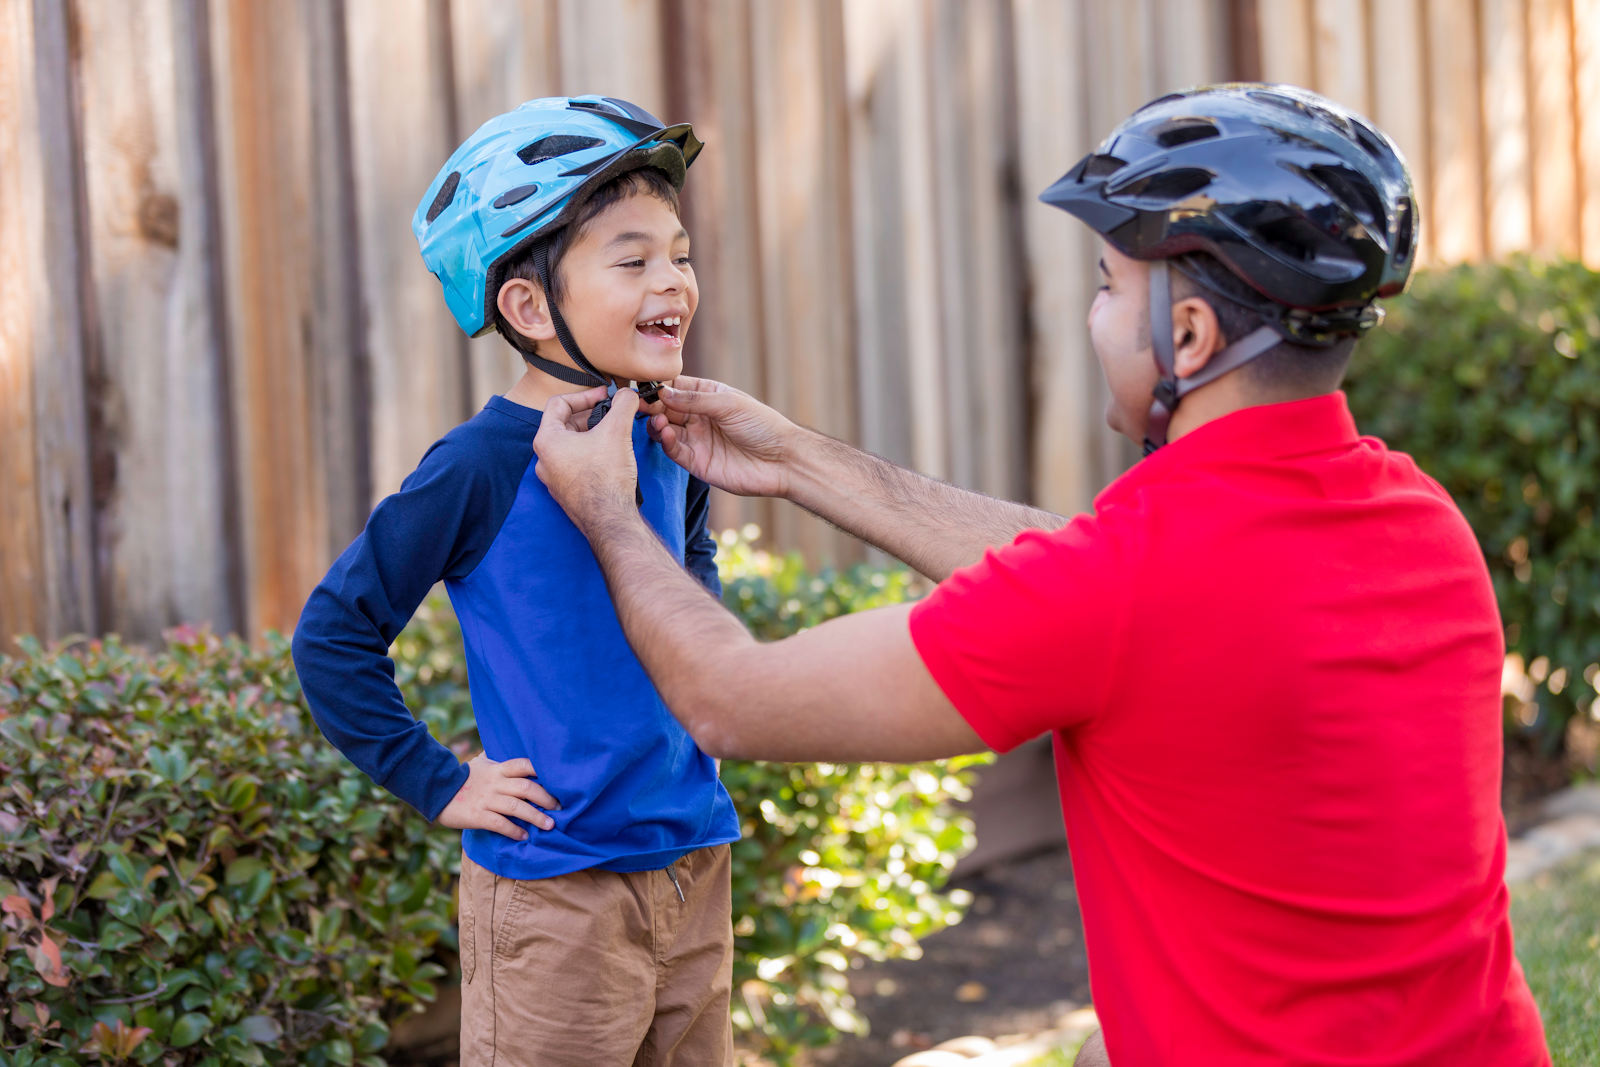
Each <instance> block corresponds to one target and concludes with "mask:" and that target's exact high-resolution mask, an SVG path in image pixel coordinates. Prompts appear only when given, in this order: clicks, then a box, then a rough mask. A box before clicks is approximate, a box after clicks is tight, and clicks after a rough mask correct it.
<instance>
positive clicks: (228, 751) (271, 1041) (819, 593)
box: [0, 537, 972, 1067]
mask: <svg viewBox="0 0 1600 1067" xmlns="http://www.w3.org/2000/svg"><path fill="white" fill-rule="evenodd" d="M722 565H723V574H724V578H725V580H726V581H727V583H728V601H729V603H730V604H731V605H734V606H736V607H738V608H740V609H741V610H742V613H743V614H744V615H745V616H746V618H748V619H750V620H751V622H752V625H753V628H754V629H756V631H757V632H758V633H760V634H761V635H762V636H766V637H774V636H779V635H781V634H784V633H789V632H794V631H795V630H797V629H799V628H801V627H803V626H806V625H811V624H813V623H815V622H817V621H820V620H821V619H823V618H826V617H831V616H833V615H837V614H841V613H844V612H847V611H853V610H859V609H861V608H863V607H868V606H874V605H876V604H880V603H888V602H892V601H895V600H902V599H905V598H906V597H907V596H908V595H909V594H910V593H911V592H913V591H914V588H913V585H912V583H911V581H910V578H909V576H908V575H907V574H906V573H904V572H899V571H883V570H873V569H869V568H856V569H854V570H852V571H850V572H848V573H846V574H843V575H834V574H824V575H822V576H813V575H810V574H808V573H806V572H805V570H804V568H803V567H802V566H801V565H800V563H799V561H798V559H796V558H792V557H791V558H787V559H773V558H770V557H767V556H766V555H765V554H763V553H758V552H754V551H752V550H751V549H750V547H749V545H748V544H747V543H745V542H743V541H740V540H739V539H737V538H734V537H729V538H727V539H726V540H725V551H724V553H723V559H722ZM460 642H461V638H460V631H459V629H458V628H457V626H456V624H455V620H454V618H453V616H452V615H451V614H450V612H449V610H448V608H447V607H446V606H445V605H444V604H443V603H442V602H433V603H430V604H428V605H426V606H424V608H423V609H422V610H421V611H419V612H418V614H417V617H416V618H415V619H414V620H413V621H412V624H411V625H410V626H409V627H408V628H407V629H406V631H405V633H404V634H402V635H401V637H400V639H399V641H397V642H396V645H395V648H394V650H393V652H394V656H395V660H396V678H397V680H398V682H399V683H400V686H401V689H402V691H403V692H404V694H405V696H406V701H407V704H408V705H409V706H410V707H411V708H412V710H413V711H414V712H415V713H416V714H417V715H418V717H419V718H421V719H423V720H424V721H426V722H427V723H428V725H429V728H430V729H431V730H432V731H433V733H434V735H435V736H437V737H439V738H441V740H444V741H445V742H446V743H448V744H450V745H451V747H452V748H454V749H455V751H456V752H457V753H458V754H460V755H462V756H465V755H467V754H469V753H470V752H471V751H473V750H474V749H475V748H476V732H475V727H474V723H473V719H472V708H471V701H470V697H469V693H468V690H467V684H466V667H465V658H464V656H463V654H462V651H461V643H460ZM24 648H25V655H24V656H23V657H21V658H14V659H7V658H3V657H0V774H3V775H4V785H3V786H0V897H4V898H5V900H4V915H3V920H4V921H3V925H0V986H3V988H4V990H5V997H4V1004H5V1006H6V1008H5V1011H3V1012H0V1046H3V1048H0V1067H29V1065H32V1064H36V1063H50V1064H85V1063H90V1062H95V1061H97V1060H98V1061H99V1062H102V1063H110V1062H124V1061H126V1062H133V1063H155V1062H158V1061H159V1062H162V1063H164V1064H173V1065H178V1064H183V1065H196V1064H204V1065H206V1067H211V1065H216V1067H222V1065H224V1064H255V1065H260V1064H268V1063H271V1064H289V1063H305V1064H312V1065H315V1067H322V1065H325V1064H339V1065H350V1064H353V1063H356V1062H361V1063H367V1064H379V1063H382V1062H383V1061H382V1058H381V1056H380V1052H381V1050H382V1049H383V1047H384V1046H385V1044H386V1043H387V1040H388V1033H389V1031H388V1027H389V1026H390V1025H391V1024H393V1023H394V1022H395V1021H396V1020H397V1019H399V1018H400V1017H402V1016H403V1015H405V1014H406V1013H409V1012H411V1011H414V1010H419V1009H420V1007H421V1005H422V1004H423V1003H424V1002H427V1001H430V1000H432V999H433V996H434V992H435V985H436V983H437V981H438V979H440V978H441V977H443V976H444V975H445V974H446V965H447V964H448V962H449V960H450V959H451V958H452V954H453V951H454V948H455V928H454V905H453V899H452V898H453V883H454V878H455V875H456V873H457V870H458V865H459V856H460V852H459V848H460V838H459V835H458V834H456V833H454V832H452V831H448V830H443V829H439V828H433V827H429V826H428V825H427V824H426V823H424V822H423V821H422V820H421V819H420V818H419V817H417V816H416V814H415V813H414V812H412V811H411V809H410V808H408V807H406V806H405V805H404V804H402V803H400V802H399V801H397V800H395V799H394V798H392V797H390V796H389V795H388V794H387V793H385V792H384V791H382V790H381V789H378V788H377V787H376V786H374V785H373V784H372V783H371V782H370V781H369V780H368V779H367V778H366V776H365V775H362V774H361V773H360V772H358V771H357V770H355V768H354V767H352V766H351V765H350V764H349V763H348V762H347V761H345V760H344V759H343V757H341V756H340V755H339V754H338V753H337V752H336V751H335V750H334V749H333V748H332V747H330V746H329V745H328V744H327V743H326V742H325V741H323V740H322V738H321V737H320V735H319V734H318V733H317V731H316V728H315V726H314V725H312V723H311V720H310V716H309V713H308V712H307V710H306V708H305V705H304V701H303V698H302V697H301V694H300V691H299V686H298V683H297V682H296V680H295V677H294V672H293V667H292V664H291V663H290V660H289V654H288V646H287V643H286V642H284V641H283V640H282V639H280V638H277V637H272V638H270V639H269V641H268V643H267V645H266V647H265V648H262V649H259V650H252V649H250V648H248V647H246V646H244V645H243V644H241V643H239V642H236V641H221V640H219V639H217V638H215V637H212V636H210V635H208V634H205V633H201V632H195V631H192V630H187V629H180V630H177V631H174V632H173V633H171V634H170V635H169V640H168V644H167V647H166V648H165V649H164V650H163V651H161V652H158V653H155V654H146V653H143V652H139V651H137V650H132V649H128V648H124V647H123V646H121V645H120V644H119V643H117V642H116V641H115V640H107V641H106V642H104V643H100V642H78V643H76V644H73V645H70V646H68V647H65V648H62V649H55V650H50V651H46V650H44V649H41V648H39V647H38V646H37V645H36V644H34V643H31V642H27V643H25V646H24ZM962 766H964V764H963V763H957V762H952V763H950V764H927V765H921V766H915V767H888V766H865V767H855V766H828V765H816V766H799V765H794V766H791V765H783V764H762V763H727V764H725V765H724V767H723V776H724V780H725V781H726V783H727V785H728V788H729V790H730V792H732V794H733V795H734V798H735V802H736V804H737V805H738V807H739V810H740V812H741V815H742V818H743V822H744V826H743V830H744V834H745V838H744V840H742V841H741V842H740V843H739V844H738V846H737V847H736V848H735V851H734V912H735V918H736V920H737V923H736V936H737V955H736V962H735V967H736V975H735V978H736V1005H735V1012H734V1019H735V1023H736V1025H737V1026H738V1027H739V1028H740V1029H741V1031H743V1032H745V1033H746V1034H747V1036H748V1038H749V1039H750V1040H751V1041H752V1042H754V1043H756V1044H758V1045H760V1046H761V1047H763V1048H764V1050H765V1051H767V1052H768V1053H769V1054H770V1055H771V1056H772V1057H773V1058H774V1059H776V1060H778V1061H787V1060H788V1059H790V1058H791V1056H792V1054H793V1052H794V1051H795V1050H797V1049H799V1048H801V1047H804V1046H807V1045H816V1044H820V1043H824V1042H826V1041H828V1040H831V1039H833V1038H834V1037H836V1036H837V1033H838V1031H840V1030H859V1029H862V1026H863V1024H862V1020H861V1018H860V1016H859V1015H858V1014H857V1013H856V1012H855V1010H854V1006H853V1003H852V1002H851V1000H850V997H849V995H848V991H847V989H846V986H845V981H844V976H845V973H846V972H847V971H848V969H849V968H850V966H851V965H852V963H853V962H854V961H857V960H860V959H862V958H873V959H879V958H884V957H886V956H891V955H896V954H906V953H910V954H915V953H916V952H917V947H916V939H917V938H918V937H920V936H923V935H925V934H927V933H930V932H932V931H934V930H937V929H939V928H941V927H943V926H944V925H946V924H947V923H949V922H953V921H956V920H957V919H958V918H959V916H960V909H961V906H962V905H963V904H964V903H965V900H964V898H963V897H962V896H961V895H960V894H950V895H949V896H939V895H937V894H936V893H935V890H936V889H937V888H938V887H939V886H940V885H941V884H942V883H943V881H944V880H945V878H946V877H947V876H948V874H949V871H950V869H951V868H952V867H953V866H954V863H955V860H956V859H957V858H958V857H959V855H961V854H962V853H963V852H964V851H965V850H966V849H968V848H970V846H971V843H972V835H971V827H970V824H969V823H968V822H967V821H966V820H965V819H963V818H960V817H958V816H957V815H956V814H955V813H954V812H953V811H952V810H951V808H950V801H951V800H952V799H959V798H961V797H964V796H965V789H966V785H965V782H964V780H963V775H962V772H961V768H962ZM57 957H59V963H58V959H57Z"/></svg>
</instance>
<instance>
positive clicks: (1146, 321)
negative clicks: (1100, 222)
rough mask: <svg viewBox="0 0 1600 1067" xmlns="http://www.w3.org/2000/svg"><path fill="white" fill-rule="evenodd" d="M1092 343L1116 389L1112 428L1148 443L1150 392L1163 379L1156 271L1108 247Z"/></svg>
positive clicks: (1092, 310)
mask: <svg viewBox="0 0 1600 1067" xmlns="http://www.w3.org/2000/svg"><path fill="white" fill-rule="evenodd" d="M1089 340H1090V343H1091V344H1093V345H1094V354H1095V358H1096V359H1098V360H1099V361H1100V369H1101V370H1102V371H1103V372H1104V373H1105V376H1106V384H1107V385H1108V386H1109V387H1110V393H1111V396H1110V399H1109V400H1107V401H1106V424H1107V425H1109V426H1110V427H1111V428H1112V429H1113V430H1115V431H1117V432H1118V433H1120V434H1122V435H1123V436H1124V437H1126V438H1128V439H1129V440H1131V441H1134V442H1139V441H1142V440H1144V434H1145V423H1146V422H1147V420H1148V419H1149V415H1150V391H1151V390H1152V389H1154V388H1155V386H1156V381H1157V379H1158V378H1159V374H1158V373H1157V371H1156V364H1155V354H1154V353H1153V352H1152V351H1151V347H1150V266H1149V264H1147V263H1144V262H1141V261H1140V260H1137V259H1132V258H1130V257H1128V256H1125V255H1123V254H1122V253H1121V252H1118V251H1117V250H1116V249H1115V248H1113V247H1112V246H1111V245H1110V244H1108V243H1104V242H1102V244H1101V254H1100V291H1099V292H1098V293H1096V294H1095V298H1094V303H1093V304H1091V305H1090V307H1089Z"/></svg>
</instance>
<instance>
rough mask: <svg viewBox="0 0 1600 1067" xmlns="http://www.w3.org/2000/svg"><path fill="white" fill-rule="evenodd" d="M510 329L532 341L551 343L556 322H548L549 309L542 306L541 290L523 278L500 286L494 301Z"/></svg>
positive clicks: (554, 335)
mask: <svg viewBox="0 0 1600 1067" xmlns="http://www.w3.org/2000/svg"><path fill="white" fill-rule="evenodd" d="M495 304H496V305H498V306H499V308H500V314H502V315H504V316H505V318H506V322H508V323H510V324H511V328H512V329H513V330H516V331H517V332H518V333H520V334H522V336H524V337H527V338H530V339H531V340H534V341H554V340H555V339H556V327H555V323H554V322H552V321H551V320H550V308H549V307H548V306H547V305H546V304H545V300H544V290H542V289H540V288H539V286H538V285H536V284H535V283H533V282H531V281H529V280H528V279H526V278H510V279H508V280H507V281H506V282H505V284H504V285H502V286H500V295H499V296H498V297H496V298H495Z"/></svg>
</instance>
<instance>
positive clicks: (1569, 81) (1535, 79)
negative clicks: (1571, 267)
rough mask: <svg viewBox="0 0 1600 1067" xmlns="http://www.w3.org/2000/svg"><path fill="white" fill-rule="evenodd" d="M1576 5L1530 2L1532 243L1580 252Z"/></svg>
mask: <svg viewBox="0 0 1600 1067" xmlns="http://www.w3.org/2000/svg"><path fill="white" fill-rule="evenodd" d="M1572 58H1573V40H1572V5H1571V3H1570V2H1568V0H1529V2H1528V118H1529V124H1528V133H1527V137H1528V145H1529V174H1530V184H1531V185H1532V192H1533V247H1534V249H1535V250H1537V251H1539V252H1541V253H1543V254H1545V255H1547V256H1569V257H1571V256H1576V255H1577V254H1578V235H1579V229H1578V227H1577V226H1576V225H1574V224H1575V223H1576V222H1577V220H1578V157H1577V130H1576V128H1575V125H1574V92H1573V90H1574V84H1573V74H1574V71H1573V66H1572Z"/></svg>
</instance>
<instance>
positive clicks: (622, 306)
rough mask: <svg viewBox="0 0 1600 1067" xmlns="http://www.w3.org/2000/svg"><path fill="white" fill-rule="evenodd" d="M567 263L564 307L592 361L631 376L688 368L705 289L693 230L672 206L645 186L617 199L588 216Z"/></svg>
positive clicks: (653, 378) (664, 377)
mask: <svg viewBox="0 0 1600 1067" xmlns="http://www.w3.org/2000/svg"><path fill="white" fill-rule="evenodd" d="M560 270H561V277H562V280H563V282H564V283H565V286H566V288H565V292H564V295H563V296H562V300H561V303H560V305H559V307H560V309H561V314H562V316H563V317H564V318H565V319H566V321H567V328H568V329H570V330H571V331H572V336H573V339H574V340H576V341H577V342H578V347H579V348H581V349H582V350H583V354H584V355H585V356H587V357H588V358H589V362H591V363H593V364H594V365H595V366H596V367H597V368H598V369H600V370H601V371H603V372H605V373H607V374H611V375H614V376H616V377H617V378H619V379H622V380H624V381H627V380H630V379H631V380H633V381H639V382H665V381H671V380H672V379H673V378H676V377H677V376H678V375H679V374H680V373H682V371H683V340H684V338H685V337H686V336H687V335H688V333H689V322H690V320H691V319H693V318H694V311H695V308H696V307H697V306H698V305H699V303H700V290H699V288H698V286H697V285H696V284H695V278H694V268H693V267H692V266H691V265H690V263H689V233H688V231H687V230H685V229H684V228H683V223H682V222H680V221H679V220H678V216H677V215H676V214H674V213H673V211H672V208H671V207H669V206H668V205H667V204H665V203H663V202H662V201H660V200H658V199H656V198H655V197H653V196H650V195H647V194H643V193H636V194H634V195H633V196H630V197H628V198H627V199H626V200H622V201H619V202H618V203H616V204H613V205H612V206H611V207H609V208H607V209H606V210H605V211H603V212H601V213H600V214H599V215H597V216H595V217H594V218H593V219H592V220H591V221H590V222H589V225H588V227H587V228H586V229H585V231H584V233H583V235H582V236H581V237H579V238H578V240H577V241H576V242H574V243H573V245H572V247H571V248H569V249H568V250H567V253H566V255H565V256H563V257H562V260H561V267H560ZM663 320H665V321H663ZM544 347H548V346H544V345H541V348H544ZM554 347H555V349H556V350H557V351H559V350H560V346H559V344H557V345H555V346H554ZM563 362H565V360H564V359H563Z"/></svg>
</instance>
